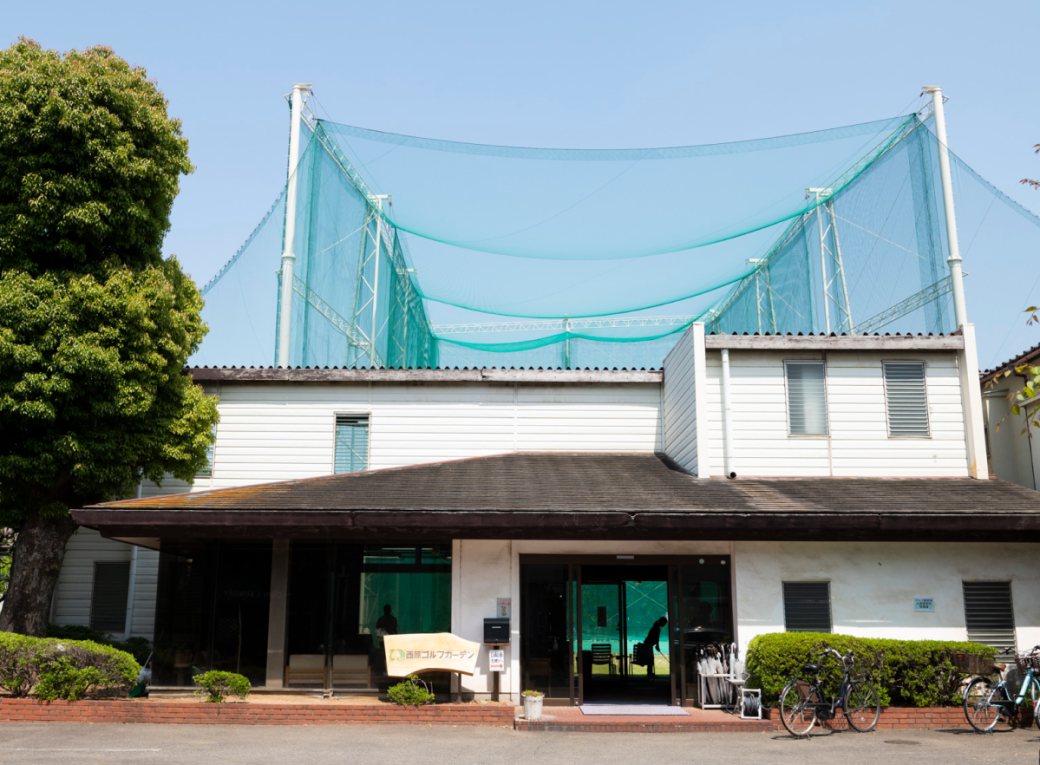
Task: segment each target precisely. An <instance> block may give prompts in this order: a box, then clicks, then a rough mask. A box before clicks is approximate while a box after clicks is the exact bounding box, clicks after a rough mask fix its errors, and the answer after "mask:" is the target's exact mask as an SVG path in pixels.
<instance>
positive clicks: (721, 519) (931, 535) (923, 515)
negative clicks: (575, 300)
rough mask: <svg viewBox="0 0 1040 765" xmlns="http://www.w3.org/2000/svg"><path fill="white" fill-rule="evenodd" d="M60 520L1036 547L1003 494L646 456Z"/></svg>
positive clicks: (382, 533)
mask: <svg viewBox="0 0 1040 765" xmlns="http://www.w3.org/2000/svg"><path fill="white" fill-rule="evenodd" d="M72 514H73V518H75V520H76V521H77V522H78V523H80V524H83V525H86V526H92V527H96V528H99V529H101V530H102V532H103V533H105V534H106V535H108V536H159V537H190V536H202V537H207V538H208V537H212V536H244V537H245V536H254V537H264V536H266V537H270V536H300V535H303V536H314V537H320V538H327V537H329V536H334V535H335V536H340V537H351V538H357V539H364V538H377V537H378V538H386V537H387V536H388V535H396V536H399V537H401V538H404V537H408V538H416V537H417V536H419V537H423V538H434V537H437V538H441V539H443V538H455V537H461V538H507V539H508V538H534V539H538V538H573V539H602V538H612V539H818V540H826V539H912V540H915V541H935V540H940V539H973V540H979V539H983V538H985V539H1005V540H1008V541H1036V540H1037V539H1040V493H1038V492H1035V491H1031V490H1029V489H1025V488H1023V487H1021V486H1016V485H1014V484H1011V483H1007V482H1005V481H999V480H982V481H980V480H974V479H970V478H744V479H737V480H727V479H721V478H720V479H698V478H694V477H693V476H691V475H689V474H687V473H685V472H683V471H682V470H680V469H679V468H678V467H677V466H676V465H675V464H674V463H672V462H671V461H670V460H668V459H667V458H665V457H661V456H657V455H649V454H589V453H581V454H571V453H566V454H565V453H544V454H533V453H520V454H506V455H500V456H494V457H482V458H477V459H469V460H459V461H455V462H441V463H435V464H430V465H417V466H413V467H404V468H394V469H388V470H374V471H369V472H364V473H349V474H343V475H334V476H325V477H320V478H309V479H304V480H298V481H284V482H279V483H268V484H259V485H256V486H244V487H237V488H230V489H219V490H213V491H202V492H193V493H188V494H173V495H169V496H165V497H154V498H148V499H130V500H122V501H118V502H109V503H105V504H101V505H95V506H92V507H88V508H84V509H82V510H74V511H73V513H72Z"/></svg>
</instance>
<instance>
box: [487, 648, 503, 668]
mask: <svg viewBox="0 0 1040 765" xmlns="http://www.w3.org/2000/svg"><path fill="white" fill-rule="evenodd" d="M488 660H489V665H488V669H490V670H491V671H492V672H505V671H506V652H505V651H503V650H501V649H498V650H496V649H494V648H492V649H491V650H490V651H488Z"/></svg>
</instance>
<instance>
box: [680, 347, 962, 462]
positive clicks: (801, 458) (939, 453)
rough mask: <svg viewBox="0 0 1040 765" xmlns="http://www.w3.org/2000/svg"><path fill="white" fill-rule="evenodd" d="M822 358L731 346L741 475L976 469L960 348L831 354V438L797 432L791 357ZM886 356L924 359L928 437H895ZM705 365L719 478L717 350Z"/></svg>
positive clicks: (737, 458)
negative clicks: (790, 416) (793, 430)
mask: <svg viewBox="0 0 1040 765" xmlns="http://www.w3.org/2000/svg"><path fill="white" fill-rule="evenodd" d="M822 358H823V354H821V353H819V352H802V353H796V352H787V353H785V352H780V351H739V350H734V351H730V385H731V394H732V407H733V430H734V435H733V444H734V452H735V456H734V462H735V464H736V472H737V475H738V476H828V475H835V476H968V475H969V471H968V467H969V466H968V457H967V447H966V443H965V428H964V415H963V410H962V403H961V392H960V382H959V379H958V369H957V357H956V354H955V353H952V352H950V353H917V352H908V351H907V352H899V351H885V352H841V353H835V352H832V353H830V354H829V355H828V356H827V359H826V364H827V409H828V421H829V426H830V436H829V437H817V436H789V435H788V432H787V394H786V388H785V385H784V360H785V359H786V360H799V359H801V360H805V359H817V360H819V359H822ZM883 360H884V361H890V360H895V361H901V360H906V361H910V360H913V361H924V362H925V373H926V379H927V395H928V418H929V424H930V428H931V436H930V437H927V438H890V437H889V436H888V425H887V414H886V409H885V388H884V381H883V378H882V370H881V363H882V361H883ZM707 368H708V369H707V401H706V404H707V408H708V415H707V419H708V430H709V433H710V465H711V474H712V475H716V476H721V475H722V473H723V464H722V393H721V376H722V367H721V357H720V354H719V352H718V351H709V352H708V355H707ZM701 411H702V412H703V411H704V409H703V408H702V409H701ZM702 451H703V449H702Z"/></svg>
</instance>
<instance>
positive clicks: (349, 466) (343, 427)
mask: <svg viewBox="0 0 1040 765" xmlns="http://www.w3.org/2000/svg"><path fill="white" fill-rule="evenodd" d="M333 470H334V472H336V473H357V472H358V471H360V470H368V417H358V416H356V415H352V414H337V415H336V463H335V465H334V466H333Z"/></svg>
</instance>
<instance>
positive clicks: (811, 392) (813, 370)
mask: <svg viewBox="0 0 1040 765" xmlns="http://www.w3.org/2000/svg"><path fill="white" fill-rule="evenodd" d="M785 371H786V374H787V418H788V423H789V425H790V428H791V435H794V436H811V435H826V434H827V399H826V395H827V394H826V387H825V383H824V370H823V364H816V363H811V364H803V363H793V362H788V363H787V365H786V367H785Z"/></svg>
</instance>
